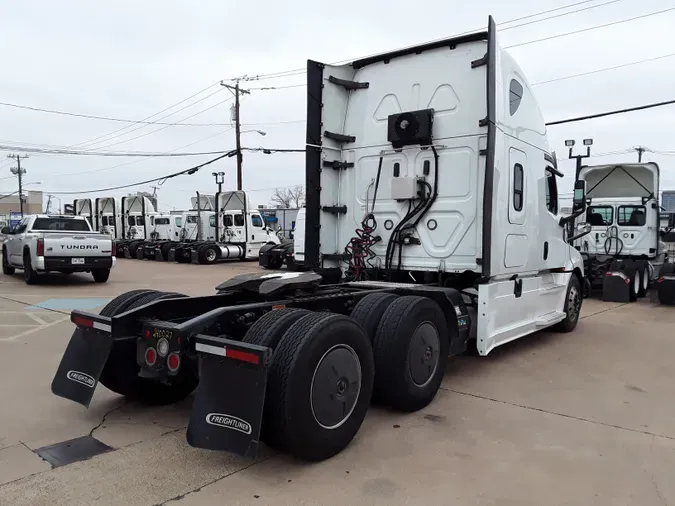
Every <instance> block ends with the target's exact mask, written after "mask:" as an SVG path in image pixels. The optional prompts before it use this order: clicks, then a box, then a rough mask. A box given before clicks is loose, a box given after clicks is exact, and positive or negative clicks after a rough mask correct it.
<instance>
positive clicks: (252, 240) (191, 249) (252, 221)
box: [170, 191, 281, 264]
mask: <svg viewBox="0 0 675 506" xmlns="http://www.w3.org/2000/svg"><path fill="white" fill-rule="evenodd" d="M214 202H215V205H216V210H215V211H201V212H200V213H198V214H197V215H196V216H195V215H194V214H193V216H194V218H193V221H194V222H195V223H194V227H195V231H196V230H199V229H200V228H199V225H200V222H201V227H202V230H204V229H206V230H207V231H208V236H206V237H205V234H204V233H202V234H201V237H200V236H197V237H196V239H197V240H189V242H188V240H187V239H188V238H189V239H192V235H193V234H191V233H190V232H189V229H188V228H187V222H186V225H185V226H184V229H185V237H186V240H185V242H183V243H181V244H177V245H175V246H174V248H173V252H171V253H170V257H171V258H173V259H175V260H176V261H177V262H179V263H190V262H198V263H200V264H213V263H216V262H218V261H220V260H232V259H235V260H247V259H258V256H259V254H260V248H262V247H263V246H264V245H266V244H279V243H280V242H281V241H280V240H279V238H278V237H277V235H276V234H275V233H274V231H273V230H272V229H271V228H269V227H268V226H267V225H265V221H264V220H263V217H262V215H261V214H260V212H259V211H258V210H257V209H251V205H250V203H249V202H248V196H247V195H246V192H244V191H227V192H219V193H216V195H215V199H214ZM193 213H194V211H193ZM207 223H208V228H206V226H205V225H206V224H207ZM194 235H196V234H194Z"/></svg>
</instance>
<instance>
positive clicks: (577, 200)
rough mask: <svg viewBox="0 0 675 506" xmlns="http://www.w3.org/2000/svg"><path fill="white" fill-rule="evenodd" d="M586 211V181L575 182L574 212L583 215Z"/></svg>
mask: <svg viewBox="0 0 675 506" xmlns="http://www.w3.org/2000/svg"><path fill="white" fill-rule="evenodd" d="M585 210H586V181H575V182H574V197H573V200H572V211H573V212H574V213H582V212H584V211H585Z"/></svg>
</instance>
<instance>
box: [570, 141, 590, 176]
mask: <svg viewBox="0 0 675 506" xmlns="http://www.w3.org/2000/svg"><path fill="white" fill-rule="evenodd" d="M574 144H576V142H575V141H574V140H573V139H572V140H567V141H565V146H567V147H568V148H570V152H569V158H570V160H575V159H576V161H577V167H576V172H575V176H574V180H575V181H577V180H578V179H579V173H580V172H581V160H583V159H584V158H590V157H591V146H592V145H593V139H584V146H586V154H585V155H572V152H573V151H574Z"/></svg>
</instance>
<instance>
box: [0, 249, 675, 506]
mask: <svg viewBox="0 0 675 506" xmlns="http://www.w3.org/2000/svg"><path fill="white" fill-rule="evenodd" d="M257 270H258V267H257V265H256V264H255V263H251V262H243V263H229V264H220V265H213V266H200V265H180V264H164V263H156V262H151V261H139V260H119V261H118V264H117V266H116V267H115V269H114V271H113V273H112V275H111V277H110V281H109V282H108V283H106V284H96V283H93V281H92V280H91V276H89V275H84V274H83V275H72V276H58V275H57V276H54V277H53V278H49V279H45V280H43V281H42V283H41V284H40V285H37V286H27V285H25V284H24V283H23V280H22V279H21V277H20V273H19V274H17V275H16V276H12V277H10V276H2V277H0V315H2V318H1V319H0V406H1V408H0V504H2V505H4V504H7V505H10V504H11V505H24V504H30V505H33V504H50V505H80V504H81V505H90V504H126V505H137V504H138V505H152V504H176V505H208V504H228V505H230V504H289V505H291V504H292V505H300V504H336V505H337V504H340V505H345V504H458V505H459V504H461V505H464V504H471V505H473V504H480V505H491V504H495V505H537V506H542V505H547V506H552V505H596V504H597V505H610V504H611V505H613V506H614V505H640V506H649V505H664V504H675V480H673V479H672V476H673V470H674V469H675V404H673V402H672V399H673V398H674V397H675V382H674V381H673V379H674V378H675V366H673V363H674V362H673V359H672V357H673V356H675V336H674V332H673V328H675V327H674V324H675V308H672V307H662V306H656V305H652V304H651V303H650V302H649V301H648V300H646V299H644V300H641V301H640V302H638V303H633V304H617V303H604V302H600V301H596V300H592V299H587V300H585V301H584V308H583V312H582V314H583V316H582V318H583V319H582V320H581V321H580V323H579V326H578V328H577V330H576V331H575V332H573V333H570V334H557V333H553V332H541V333H538V334H535V335H533V336H529V337H526V338H523V339H521V340H519V341H516V342H514V343H512V344H510V345H507V346H504V347H502V348H500V349H497V350H495V351H494V352H492V353H491V354H490V356H489V357H484V358H479V357H460V358H453V359H452V360H451V361H450V363H449V365H448V369H447V372H446V376H445V380H444V383H443V386H442V389H441V391H440V392H439V394H438V395H437V397H436V399H435V400H434V401H433V402H432V403H431V405H429V406H428V407H427V408H426V409H424V410H422V411H421V412H417V413H412V414H400V413H393V412H388V411H386V410H383V409H379V408H372V409H371V410H370V413H369V415H368V417H367V419H366V422H365V423H364V425H363V426H362V428H361V430H360V431H359V433H358V435H357V437H356V439H355V440H354V441H353V442H352V444H351V445H350V446H349V447H348V448H347V449H346V450H345V451H344V452H342V453H341V454H339V455H338V456H336V457H334V458H333V459H330V460H328V461H325V462H321V463H318V464H306V463H302V462H298V461H295V460H293V459H290V458H288V457H286V456H284V455H279V454H275V453H273V452H272V451H270V450H266V451H265V452H264V455H263V456H262V457H261V458H260V459H259V460H258V461H255V462H252V461H249V460H246V459H243V458H239V457H234V456H232V455H229V454H224V453H217V452H209V451H204V450H198V449H194V448H191V447H189V446H188V444H187V443H186V441H185V427H186V426H187V421H188V415H189V410H190V404H191V399H187V400H186V401H185V402H183V403H181V404H178V405H174V406H166V407H160V408H154V407H153V408H150V407H144V406H139V405H136V404H133V403H130V402H128V401H126V400H125V399H124V398H122V397H120V396H118V395H115V394H113V393H112V392H110V391H109V390H107V389H106V388H104V387H103V386H99V387H98V389H97V390H96V394H95V395H94V398H93V400H92V403H91V406H90V408H89V409H88V410H86V409H84V408H83V407H82V406H79V405H77V404H75V403H72V402H69V401H67V400H65V399H61V398H58V397H56V396H54V395H52V394H51V392H50V384H51V381H52V378H53V375H54V372H55V370H56V367H57V365H58V363H59V360H60V358H61V355H62V353H63V351H64V349H65V347H66V344H67V343H68V340H69V338H70V335H71V333H72V330H73V326H72V325H71V324H70V322H69V311H70V310H71V309H84V310H98V309H100V308H101V307H102V306H103V305H105V304H106V303H107V302H108V301H109V300H110V299H111V298H113V297H114V296H116V295H118V294H120V293H122V292H124V291H127V290H132V289H136V288H153V289H158V290H166V291H177V292H182V293H186V294H188V295H200V294H210V293H214V287H215V286H216V285H217V284H218V283H219V282H221V281H222V280H224V279H227V278H229V277H231V276H233V275H236V274H239V273H243V272H252V271H257ZM224 388H228V386H227V385H224ZM233 388H236V386H234V387H233ZM86 435H91V436H92V437H94V438H95V439H96V440H98V441H100V442H102V443H104V444H105V445H108V446H109V447H110V448H111V450H110V451H107V452H105V453H102V454H100V455H97V456H95V457H93V458H91V459H88V460H83V461H80V462H76V463H73V464H69V465H64V466H60V467H54V468H52V465H51V464H50V463H49V462H47V461H46V460H43V459H42V458H41V457H40V456H38V454H37V453H36V450H38V449H44V448H45V447H48V446H49V445H53V444H56V443H60V442H63V441H67V440H70V439H73V438H77V437H80V436H86Z"/></svg>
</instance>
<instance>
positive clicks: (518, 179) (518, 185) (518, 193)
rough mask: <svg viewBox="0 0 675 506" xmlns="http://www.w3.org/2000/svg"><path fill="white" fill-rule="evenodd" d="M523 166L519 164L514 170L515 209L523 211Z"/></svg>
mask: <svg viewBox="0 0 675 506" xmlns="http://www.w3.org/2000/svg"><path fill="white" fill-rule="evenodd" d="M523 178H524V173H523V166H522V165H520V164H519V163H517V164H516V165H515V166H514V168H513V208H514V209H515V210H516V211H522V210H523V187H524V183H523Z"/></svg>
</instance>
